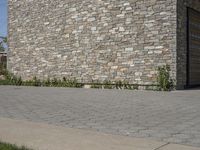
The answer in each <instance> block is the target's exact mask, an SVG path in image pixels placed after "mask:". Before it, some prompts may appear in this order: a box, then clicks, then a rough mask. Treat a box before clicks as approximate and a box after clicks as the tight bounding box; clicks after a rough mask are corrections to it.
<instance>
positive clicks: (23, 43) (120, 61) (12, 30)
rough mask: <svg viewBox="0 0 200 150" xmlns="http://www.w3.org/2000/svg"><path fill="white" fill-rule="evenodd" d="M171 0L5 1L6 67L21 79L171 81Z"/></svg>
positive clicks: (173, 10) (173, 17)
mask: <svg viewBox="0 0 200 150" xmlns="http://www.w3.org/2000/svg"><path fill="white" fill-rule="evenodd" d="M176 6H177V2H176V0H23V1H21V0H9V49H10V52H9V62H8V68H9V70H10V71H11V72H13V73H14V74H16V75H18V76H21V77H22V78H23V79H30V78H32V77H34V76H37V77H39V78H42V79H43V78H47V77H58V78H60V77H63V76H66V77H75V78H77V79H78V80H79V81H81V82H85V83H88V82H92V81H93V80H94V81H97V80H98V81H104V80H111V81H115V80H127V81H129V82H130V83H138V84H152V83H155V81H156V69H157V67H158V66H162V65H165V64H169V65H171V68H172V76H173V78H174V79H175V78H176V26H177V13H176V12H177V7H176Z"/></svg>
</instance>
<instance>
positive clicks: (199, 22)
mask: <svg viewBox="0 0 200 150" xmlns="http://www.w3.org/2000/svg"><path fill="white" fill-rule="evenodd" d="M188 85H189V86H195V85H200V12H197V11H195V10H192V9H188Z"/></svg>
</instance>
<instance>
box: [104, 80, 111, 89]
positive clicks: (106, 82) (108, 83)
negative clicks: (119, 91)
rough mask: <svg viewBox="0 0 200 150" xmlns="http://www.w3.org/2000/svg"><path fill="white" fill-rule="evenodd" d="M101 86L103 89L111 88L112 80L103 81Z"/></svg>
mask: <svg viewBox="0 0 200 150" xmlns="http://www.w3.org/2000/svg"><path fill="white" fill-rule="evenodd" d="M103 88H104V89H113V85H112V82H111V81H107V80H106V81H104V82H103Z"/></svg>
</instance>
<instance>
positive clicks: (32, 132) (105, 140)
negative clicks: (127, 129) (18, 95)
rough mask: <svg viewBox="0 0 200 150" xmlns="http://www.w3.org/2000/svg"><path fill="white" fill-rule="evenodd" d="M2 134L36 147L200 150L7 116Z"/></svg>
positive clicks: (1, 122)
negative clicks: (13, 118)
mask: <svg viewBox="0 0 200 150" xmlns="http://www.w3.org/2000/svg"><path fill="white" fill-rule="evenodd" d="M0 136H1V140H3V141H4V142H9V143H15V144H17V145H19V146H22V145H25V146H27V147H29V148H33V149H35V150H64V149H65V150H200V148H195V147H187V146H182V145H175V144H170V143H166V142H157V141H152V140H145V139H139V138H129V137H124V136H116V135H109V134H103V133H98V132H93V131H86V130H80V129H70V128H64V127H58V126H52V125H47V124H41V123H32V122H26V121H21V120H11V119H6V118H0Z"/></svg>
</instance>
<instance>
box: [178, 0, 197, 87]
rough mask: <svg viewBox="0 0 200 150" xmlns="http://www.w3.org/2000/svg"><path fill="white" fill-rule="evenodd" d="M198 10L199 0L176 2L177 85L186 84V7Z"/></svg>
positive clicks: (179, 0)
mask: <svg viewBox="0 0 200 150" xmlns="http://www.w3.org/2000/svg"><path fill="white" fill-rule="evenodd" d="M188 7H189V8H192V9H195V10H197V11H199V12H200V1H199V0H178V3H177V66H178V67H177V85H178V87H177V88H178V89H183V88H184V87H185V86H186V85H187V8H188Z"/></svg>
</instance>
